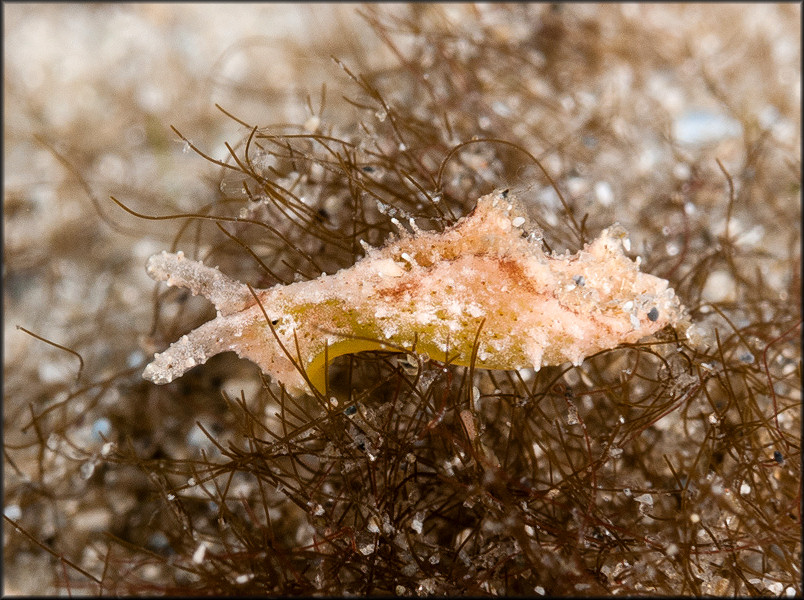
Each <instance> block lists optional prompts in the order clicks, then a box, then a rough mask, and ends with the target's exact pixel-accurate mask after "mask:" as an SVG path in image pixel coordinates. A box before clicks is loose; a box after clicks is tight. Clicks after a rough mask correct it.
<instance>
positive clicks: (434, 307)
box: [143, 193, 683, 393]
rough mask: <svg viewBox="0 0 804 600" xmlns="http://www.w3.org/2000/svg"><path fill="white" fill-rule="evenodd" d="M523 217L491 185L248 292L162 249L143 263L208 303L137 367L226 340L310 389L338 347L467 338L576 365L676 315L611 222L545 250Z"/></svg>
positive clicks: (181, 364)
mask: <svg viewBox="0 0 804 600" xmlns="http://www.w3.org/2000/svg"><path fill="white" fill-rule="evenodd" d="M528 230H529V229H528V220H527V216H526V215H525V214H524V212H523V210H522V208H521V206H520V205H519V204H517V202H516V200H515V199H514V198H513V197H511V196H507V197H506V195H505V194H503V193H495V194H490V195H488V196H484V197H483V198H480V200H478V203H477V206H476V207H475V209H474V210H473V211H472V212H471V213H470V214H469V215H467V216H466V217H464V218H463V219H461V220H460V221H458V222H457V223H455V225H453V226H452V227H450V228H449V229H447V230H445V231H444V232H443V233H434V232H418V233H417V234H415V235H409V234H406V233H405V234H403V235H402V237H401V238H400V239H398V240H396V241H393V242H392V243H390V244H388V245H387V246H385V247H383V248H380V249H373V248H369V249H367V256H366V257H365V258H363V259H362V260H360V261H358V262H357V263H356V264H355V265H354V266H352V267H350V268H348V269H343V270H341V271H339V272H337V273H335V274H334V275H322V276H321V277H319V278H317V279H315V280H312V281H304V282H298V283H293V284H290V285H277V286H274V287H272V288H269V289H262V290H255V294H252V293H251V291H250V290H249V288H248V287H247V286H245V285H243V284H241V283H239V282H237V281H234V280H232V279H230V278H228V277H226V276H225V275H223V274H222V273H221V272H220V271H218V270H217V269H214V268H211V267H206V266H204V265H203V264H201V263H199V262H196V261H192V260H188V259H186V258H185V257H184V255H183V254H182V253H181V252H179V253H177V254H169V253H167V252H162V253H161V254H157V255H155V256H152V257H151V258H150V260H149V261H148V267H147V268H148V274H149V275H150V276H151V277H153V278H154V279H156V280H159V281H165V282H167V284H168V285H178V286H181V287H185V288H188V289H189V290H190V291H191V292H192V293H193V294H201V295H203V296H205V297H206V298H208V299H209V300H210V301H212V302H213V303H214V304H215V307H216V308H217V309H218V316H217V317H216V318H215V319H214V320H212V321H209V322H207V323H205V324H204V325H202V326H200V327H198V328H197V329H195V330H193V331H191V332H190V333H189V334H187V335H184V336H182V337H181V339H179V340H178V341H177V342H175V343H173V344H172V345H171V346H170V347H169V348H168V349H167V350H166V351H165V352H162V353H161V354H157V355H156V356H155V357H154V360H153V362H152V363H151V364H149V365H148V366H147V367H146V368H145V371H144V372H143V377H145V378H146V379H149V380H151V381H153V382H154V383H168V382H170V381H172V380H173V379H175V378H176V377H179V376H181V375H182V374H184V373H185V372H186V371H187V370H188V369H190V368H192V367H194V366H195V365H199V364H202V363H204V362H205V361H206V360H207V359H208V358H209V357H211V356H213V355H215V354H218V353H220V352H225V351H228V350H232V351H234V352H236V353H237V354H238V355H239V356H241V357H243V358H248V359H249V360H251V361H253V362H255V363H256V364H257V365H259V367H260V368H261V369H262V370H263V371H264V372H265V373H266V374H268V375H270V376H271V377H273V378H275V379H276V380H277V381H278V382H279V383H281V384H283V385H284V386H285V387H286V388H287V390H288V391H290V392H293V393H298V392H301V391H305V390H306V389H307V384H306V381H305V377H304V376H303V375H302V371H303V372H304V373H305V374H306V376H307V378H308V379H309V381H310V382H311V383H312V385H313V386H314V387H316V388H317V389H318V390H320V391H323V388H324V382H325V373H326V367H327V362H328V361H330V360H332V359H333V358H335V357H337V356H340V355H342V354H349V353H353V352H361V351H363V350H399V351H408V352H417V353H420V354H428V355H429V356H430V357H432V358H433V359H436V360H441V361H444V362H450V363H453V364H458V365H464V366H468V365H469V364H470V363H471V360H472V354H473V350H474V349H475V343H477V348H476V350H477V355H476V359H475V366H476V367H479V368H484V369H518V368H522V367H533V368H535V369H539V368H540V367H541V366H542V365H558V364H561V363H564V362H567V361H570V362H572V363H573V364H575V365H579V364H581V362H582V361H583V359H584V357H586V356H589V355H591V354H594V353H595V352H598V351H600V350H604V349H607V348H613V347H615V346H617V345H618V344H622V343H632V342H636V341H638V340H639V339H641V338H643V337H645V336H648V335H650V334H652V333H654V332H656V331H658V330H659V329H661V328H663V327H665V326H666V325H668V324H669V325H674V324H676V323H677V322H678V320H679V319H680V317H681V315H682V312H683V307H682V306H681V304H680V302H679V301H678V298H676V296H675V294H674V292H673V290H672V289H671V288H669V287H668V283H667V281H665V280H664V279H660V278H658V277H654V276H653V275H648V274H646V273H640V272H639V259H637V261H636V262H634V261H632V260H630V259H629V258H628V257H627V256H626V255H625V253H624V252H623V240H624V239H625V238H626V233H625V231H624V230H623V229H622V228H621V227H619V226H618V225H614V226H612V227H610V228H608V229H606V230H604V231H603V232H602V233H601V235H600V237H599V238H598V239H596V240H595V241H594V242H592V243H590V244H587V245H586V246H585V247H584V249H583V250H581V251H580V252H578V253H577V254H574V255H570V254H565V255H550V254H546V253H545V252H544V251H543V250H542V248H541V244H540V243H537V242H534V241H532V240H531V239H530V238H529V237H528V236H527V235H526V232H527V231H528ZM255 296H256V298H255ZM257 299H259V302H258V301H257Z"/></svg>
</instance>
